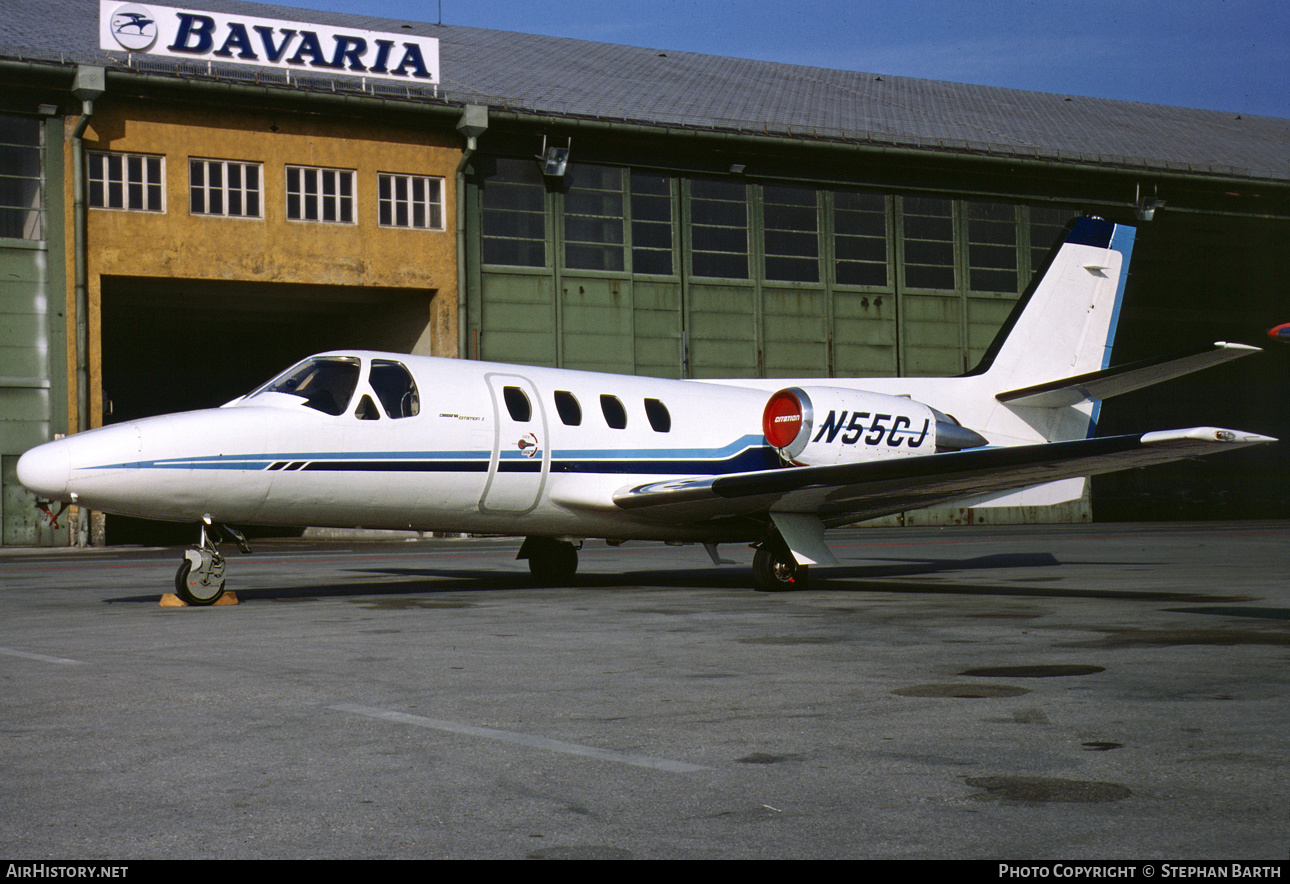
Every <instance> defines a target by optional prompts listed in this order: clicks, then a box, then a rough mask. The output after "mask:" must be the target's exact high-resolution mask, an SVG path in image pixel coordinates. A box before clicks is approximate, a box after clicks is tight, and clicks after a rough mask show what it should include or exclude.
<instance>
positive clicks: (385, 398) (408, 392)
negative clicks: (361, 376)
mask: <svg viewBox="0 0 1290 884" xmlns="http://www.w3.org/2000/svg"><path fill="white" fill-rule="evenodd" d="M367 380H368V383H370V384H371V385H372V390H373V391H374V392H375V393H376V398H378V399H380V400H381V405H382V406H383V407H384V408H385V413H386V414H388V415H389V416H390V417H392V418H401V417H416V416H417V415H418V414H420V413H421V396H420V394H419V393H418V392H417V384H416V381H414V380H412V373H411V372H409V371H408V370H407V367H406V366H404V365H403V364H402V363H401V362H395V361H393V360H391V359H373V360H372V372H371V374H369V375H368V378H367Z"/></svg>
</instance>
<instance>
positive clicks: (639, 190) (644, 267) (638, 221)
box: [631, 172, 672, 276]
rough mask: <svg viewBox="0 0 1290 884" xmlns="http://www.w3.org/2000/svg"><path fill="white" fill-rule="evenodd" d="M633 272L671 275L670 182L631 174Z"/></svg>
mask: <svg viewBox="0 0 1290 884" xmlns="http://www.w3.org/2000/svg"><path fill="white" fill-rule="evenodd" d="M631 186H632V271H633V272H635V273H655V274H658V275H660V276H671V275H672V179H671V178H668V177H666V176H664V175H650V174H648V173H645V172H632V185H631Z"/></svg>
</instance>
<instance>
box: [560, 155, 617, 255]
mask: <svg viewBox="0 0 1290 884" xmlns="http://www.w3.org/2000/svg"><path fill="white" fill-rule="evenodd" d="M565 181H566V182H567V184H568V190H567V191H566V192H565V195H564V265H565V266H566V267H570V268H573V269H576V270H622V269H623V208H624V206H623V170H622V169H618V168H615V167H613V166H593V165H587V164H585V163H579V164H578V165H577V166H576V167H575V168H573V169H571V170H570V172H569V173H568V174H567V175H566V176H565Z"/></svg>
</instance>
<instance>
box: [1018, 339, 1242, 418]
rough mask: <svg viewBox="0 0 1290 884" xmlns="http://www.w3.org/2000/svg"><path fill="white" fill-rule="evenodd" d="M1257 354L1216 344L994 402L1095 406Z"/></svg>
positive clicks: (1026, 389)
mask: <svg viewBox="0 0 1290 884" xmlns="http://www.w3.org/2000/svg"><path fill="white" fill-rule="evenodd" d="M1258 352H1259V348H1258V347H1250V346H1248V345H1246V344H1229V343H1226V342H1223V341H1219V342H1218V343H1216V344H1214V345H1213V346H1210V347H1204V348H1201V349H1200V350H1193V351H1190V352H1188V353H1175V354H1173V355H1171V356H1162V357H1158V358H1155V359H1146V360H1143V361H1141V362H1132V363H1129V364H1128V365H1121V366H1117V367H1116V368H1107V369H1103V370H1102V371H1092V372H1089V373H1088V374H1081V375H1077V376H1075V377H1069V378H1062V379H1061V380H1056V381H1049V382H1047V383H1043V384H1035V385H1034V386H1031V387H1023V388H1021V389H1018V390H1008V391H1007V392H1006V393H999V394H997V395H996V396H995V398H996V399H998V400H999V401H1000V402H1006V403H1008V404H1009V405H1030V406H1036V407H1039V408H1060V407H1062V406H1068V405H1078V404H1079V403H1081V402H1096V401H1098V400H1101V399H1110V398H1111V397H1112V396H1119V395H1121V394H1122V393H1131V392H1133V391H1134V390H1140V389H1142V388H1143V387H1150V386H1151V385H1152V384H1159V383H1161V382H1162V381H1168V380H1172V379H1173V378H1177V377H1182V376H1183V375H1185V374H1191V373H1192V372H1194V371H1200V370H1201V369H1203V368H1209V367H1210V366H1212V365H1219V364H1220V363H1223V362H1230V361H1231V360H1233V359H1240V358H1241V357H1242V356H1249V355H1250V354H1251V353H1258Z"/></svg>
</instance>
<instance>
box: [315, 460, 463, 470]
mask: <svg viewBox="0 0 1290 884" xmlns="http://www.w3.org/2000/svg"><path fill="white" fill-rule="evenodd" d="M302 469H305V470H308V471H310V472H322V473H353V472H357V473H486V472H488V461H480V460H462V461H453V460H318V461H314V462H312V463H307V464H305V465H304V467H303V468H302Z"/></svg>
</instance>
